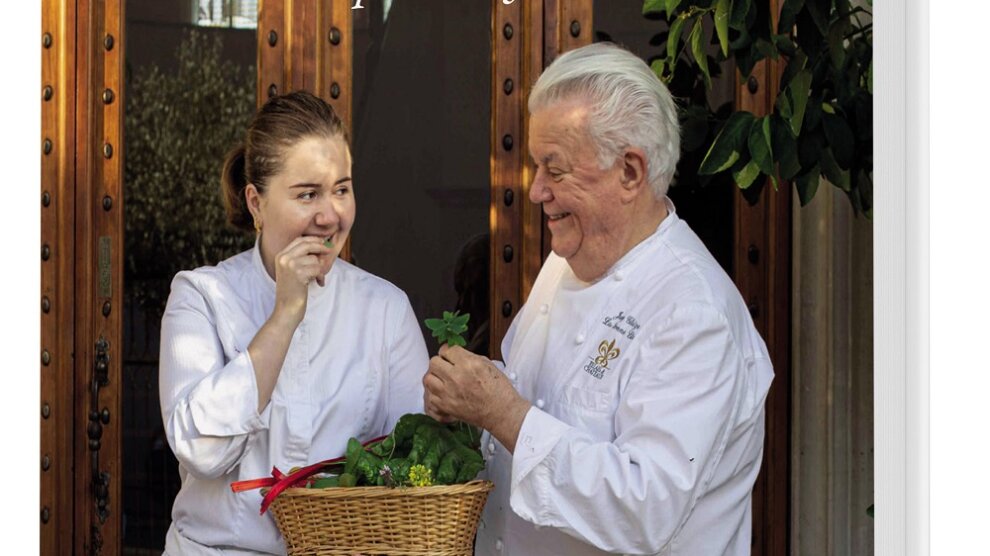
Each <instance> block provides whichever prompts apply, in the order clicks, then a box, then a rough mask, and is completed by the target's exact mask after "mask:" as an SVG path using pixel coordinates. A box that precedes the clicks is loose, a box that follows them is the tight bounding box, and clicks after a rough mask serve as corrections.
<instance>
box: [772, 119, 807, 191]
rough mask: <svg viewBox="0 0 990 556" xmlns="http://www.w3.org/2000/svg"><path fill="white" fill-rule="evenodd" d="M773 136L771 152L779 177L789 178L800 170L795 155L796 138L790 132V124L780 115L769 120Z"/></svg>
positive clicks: (799, 163)
mask: <svg viewBox="0 0 990 556" xmlns="http://www.w3.org/2000/svg"><path fill="white" fill-rule="evenodd" d="M770 129H771V135H772V138H773V141H772V144H773V154H774V160H775V161H776V162H777V167H778V168H779V170H780V177H781V179H785V180H789V179H791V178H793V177H794V176H796V175H797V174H798V172H800V171H801V162H800V161H799V160H798V155H797V140H796V139H795V137H794V135H792V134H791V127H790V125H789V124H788V123H787V122H785V121H784V120H783V118H781V117H780V116H773V117H772V119H771V122H770Z"/></svg>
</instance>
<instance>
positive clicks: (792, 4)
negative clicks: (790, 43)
mask: <svg viewBox="0 0 990 556" xmlns="http://www.w3.org/2000/svg"><path fill="white" fill-rule="evenodd" d="M803 7H804V0H784V4H783V5H782V6H781V7H780V19H778V20H777V33H778V34H781V35H790V34H791V30H792V29H793V28H794V22H795V18H796V17H797V14H798V12H799V11H801V8H803Z"/></svg>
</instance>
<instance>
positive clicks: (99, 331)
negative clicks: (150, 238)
mask: <svg viewBox="0 0 990 556" xmlns="http://www.w3.org/2000/svg"><path fill="white" fill-rule="evenodd" d="M122 17H123V9H122V3H121V2H120V1H119V0H105V1H103V0H45V2H43V4H42V22H43V23H42V24H43V29H42V32H43V36H42V80H43V84H42V87H43V93H42V98H43V104H42V135H43V137H42V140H41V151H42V152H41V158H42V184H41V187H42V194H41V196H42V244H43V245H42V252H41V259H42V263H41V264H42V295H43V299H42V321H41V327H42V332H41V339H42V350H43V351H42V361H41V364H42V373H41V376H42V381H41V382H42V386H41V396H42V400H41V404H42V405H41V417H42V424H41V437H42V442H41V450H42V454H41V462H42V465H41V468H42V472H41V473H42V480H41V504H42V508H41V521H42V527H41V549H42V553H44V554H73V553H76V554H116V553H117V552H118V551H119V535H118V533H117V532H118V531H119V529H120V524H121V521H120V512H119V511H118V507H119V506H118V505H119V500H120V427H119V415H120V397H119V395H118V392H119V383H120V358H119V357H118V354H119V346H120V317H119V306H120V299H121V285H122V284H121V282H122V280H121V277H122V273H121V272H122V265H121V260H122V258H121V257H122V249H121V246H122V243H121V241H122V239H123V235H122V225H123V220H122V212H121V208H122V203H121V176H122V165H121V158H120V156H119V155H120V140H121V129H122V128H121V123H122V120H121V114H122V110H121V106H122V100H123V99H122V96H123V91H122V90H121V83H122V70H123V66H122V63H121V62H122V61H121V54H120V52H121V48H120V45H121V39H122V37H121V32H120V29H121V21H122Z"/></svg>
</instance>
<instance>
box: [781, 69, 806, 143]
mask: <svg viewBox="0 0 990 556" xmlns="http://www.w3.org/2000/svg"><path fill="white" fill-rule="evenodd" d="M810 92H811V71H809V70H806V69H804V70H801V71H799V72H798V73H797V75H795V76H794V79H791V82H790V83H789V84H788V85H787V90H786V91H785V93H784V94H786V95H788V97H789V99H788V100H790V103H791V110H792V114H791V117H790V119H789V121H790V124H791V131H793V132H794V135H801V124H802V122H803V121H804V111H805V109H806V108H807V106H808V94H809V93H810Z"/></svg>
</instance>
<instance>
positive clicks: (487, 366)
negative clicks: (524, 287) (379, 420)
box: [423, 344, 530, 452]
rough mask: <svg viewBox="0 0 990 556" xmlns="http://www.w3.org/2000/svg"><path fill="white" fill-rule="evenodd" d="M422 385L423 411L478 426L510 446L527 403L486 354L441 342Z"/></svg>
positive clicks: (439, 417) (445, 418) (447, 420)
mask: <svg viewBox="0 0 990 556" xmlns="http://www.w3.org/2000/svg"><path fill="white" fill-rule="evenodd" d="M423 387H424V394H423V404H424V406H425V408H426V413H427V415H430V416H431V417H433V418H435V419H437V420H439V421H443V422H449V421H464V422H466V423H470V424H472V425H475V426H478V427H481V428H483V429H485V430H487V431H488V432H490V433H491V434H492V436H494V437H495V438H497V439H498V440H499V442H501V443H502V445H503V446H505V447H506V449H508V450H509V451H510V452H511V451H513V450H514V448H515V445H516V437H517V436H518V435H519V428H520V427H522V422H523V419H525V417H526V412H527V411H529V407H530V404H529V402H528V401H526V400H525V399H523V397H522V396H520V395H519V393H518V392H516V389H515V388H513V387H512V384H511V383H510V382H509V379H507V378H506V377H505V375H504V374H502V372H501V371H499V370H498V368H497V367H495V365H494V364H492V362H491V361H489V360H488V358H486V357H482V356H480V355H475V354H473V353H471V352H469V351H467V350H465V349H463V348H461V347H457V346H455V347H448V346H447V345H446V344H445V345H443V346H441V347H440V354H439V355H437V356H436V357H433V358H432V359H430V370H429V371H428V372H427V373H426V376H424V377H423Z"/></svg>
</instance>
